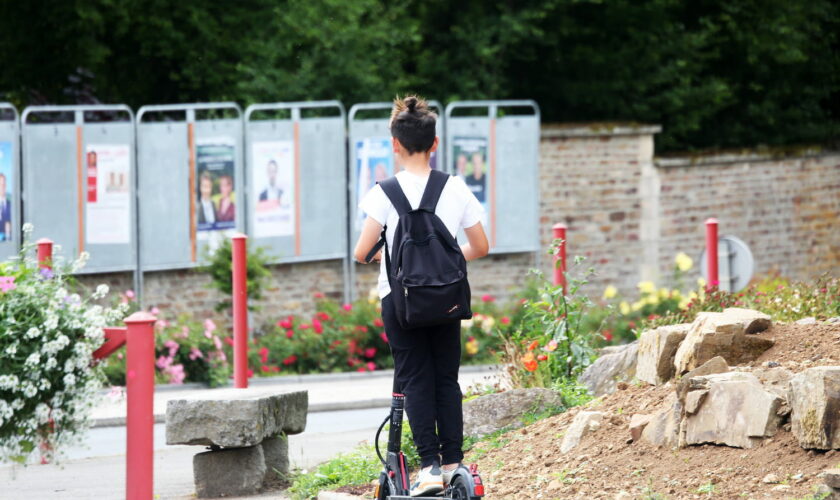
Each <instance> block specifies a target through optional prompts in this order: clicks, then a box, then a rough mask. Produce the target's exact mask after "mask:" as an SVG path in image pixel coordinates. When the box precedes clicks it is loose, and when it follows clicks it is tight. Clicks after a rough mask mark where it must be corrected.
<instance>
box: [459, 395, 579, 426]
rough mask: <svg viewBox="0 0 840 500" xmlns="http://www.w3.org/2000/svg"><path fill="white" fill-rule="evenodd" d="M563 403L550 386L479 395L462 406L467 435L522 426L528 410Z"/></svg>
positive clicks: (540, 409)
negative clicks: (547, 387)
mask: <svg viewBox="0 0 840 500" xmlns="http://www.w3.org/2000/svg"><path fill="white" fill-rule="evenodd" d="M562 405H563V398H562V397H560V395H559V394H558V393H556V392H555V391H552V390H550V389H542V388H531V389H512V390H510V391H504V392H500V393H497V394H488V395H486V396H480V397H478V398H475V399H473V400H471V401H467V402H466V403H464V405H463V412H464V435H465V436H472V437H478V436H484V435H487V434H491V433H493V432H495V431H497V430H499V429H503V428H505V427H511V426H513V427H518V426H521V425H522V422H521V418H522V416H523V415H524V414H525V413H527V412H541V411H544V410H546V409H549V408H551V407H560V406H562Z"/></svg>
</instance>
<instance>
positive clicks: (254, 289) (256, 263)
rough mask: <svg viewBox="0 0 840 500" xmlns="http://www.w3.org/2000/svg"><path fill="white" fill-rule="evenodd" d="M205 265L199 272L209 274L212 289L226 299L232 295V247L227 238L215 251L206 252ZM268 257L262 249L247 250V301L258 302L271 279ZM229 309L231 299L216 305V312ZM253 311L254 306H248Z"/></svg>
mask: <svg viewBox="0 0 840 500" xmlns="http://www.w3.org/2000/svg"><path fill="white" fill-rule="evenodd" d="M205 260H206V262H207V263H206V264H205V265H204V266H202V267H201V270H202V271H204V272H206V273H208V274H210V278H211V279H212V280H213V281H212V282H211V286H212V288H215V289H216V290H218V291H220V292H222V293H223V294H225V295H227V296H228V297H230V296H232V295H233V245H232V244H231V240H230V239H229V238H225V239H223V240H222V242H221V243H220V244H219V246H218V248H216V250H215V251H212V252H211V251H208V253H207V255H206V258H205ZM268 263H269V256H268V255H267V254H266V251H265V249H264V248H262V247H257V248H256V249H253V250H252V249H250V248H249V249H248V258H247V261H246V268H245V275H246V278H247V287H248V299H249V300H260V299H261V298H262V293H263V290H264V289H265V287H266V285H267V284H268V282H269V280H270V279H271V271H270V270H269V269H268V267H267V266H268ZM230 307H231V299H229V298H228V299H224V300H222V301H221V302H219V303H218V304H217V305H216V310H217V311H223V310H225V309H228V308H230ZM248 308H249V309H251V310H253V309H254V308H255V307H254V306H248Z"/></svg>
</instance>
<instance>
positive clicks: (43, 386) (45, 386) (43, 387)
mask: <svg viewBox="0 0 840 500" xmlns="http://www.w3.org/2000/svg"><path fill="white" fill-rule="evenodd" d="M51 359H52V358H51ZM50 387H52V384H51V383H50V381H49V380H47V379H41V381H40V382H39V383H38V390H39V391H42V392H43V391H48V390H49V389H50Z"/></svg>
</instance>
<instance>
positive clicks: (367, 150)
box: [355, 137, 394, 231]
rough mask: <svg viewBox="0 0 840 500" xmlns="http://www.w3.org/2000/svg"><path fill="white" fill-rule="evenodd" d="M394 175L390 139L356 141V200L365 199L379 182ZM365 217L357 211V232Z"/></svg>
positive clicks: (378, 138) (377, 138)
mask: <svg viewBox="0 0 840 500" xmlns="http://www.w3.org/2000/svg"><path fill="white" fill-rule="evenodd" d="M392 175H394V154H393V150H392V149H391V139H390V138H388V137H376V138H367V139H362V140H360V141H356V200H361V199H363V198H364V197H365V195H366V194H367V192H368V191H370V189H371V188H372V187H373V186H375V185H376V183H377V182H382V181H384V180H385V179H387V178H388V177H391V176H392ZM365 217H366V214H365V213H364V212H362V211H361V210H358V211H357V216H356V223H355V227H356V230H357V231H361V229H362V224H364V221H365Z"/></svg>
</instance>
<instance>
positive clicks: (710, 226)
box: [706, 217, 720, 287]
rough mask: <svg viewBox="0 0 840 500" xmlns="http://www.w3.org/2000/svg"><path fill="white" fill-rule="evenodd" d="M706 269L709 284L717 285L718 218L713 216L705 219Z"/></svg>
mask: <svg viewBox="0 0 840 500" xmlns="http://www.w3.org/2000/svg"><path fill="white" fill-rule="evenodd" d="M706 269H707V271H708V274H709V276H708V278H709V286H712V287H717V286H719V285H720V281H719V279H718V220H717V219H715V218H714V217H712V218H709V219H706Z"/></svg>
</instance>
